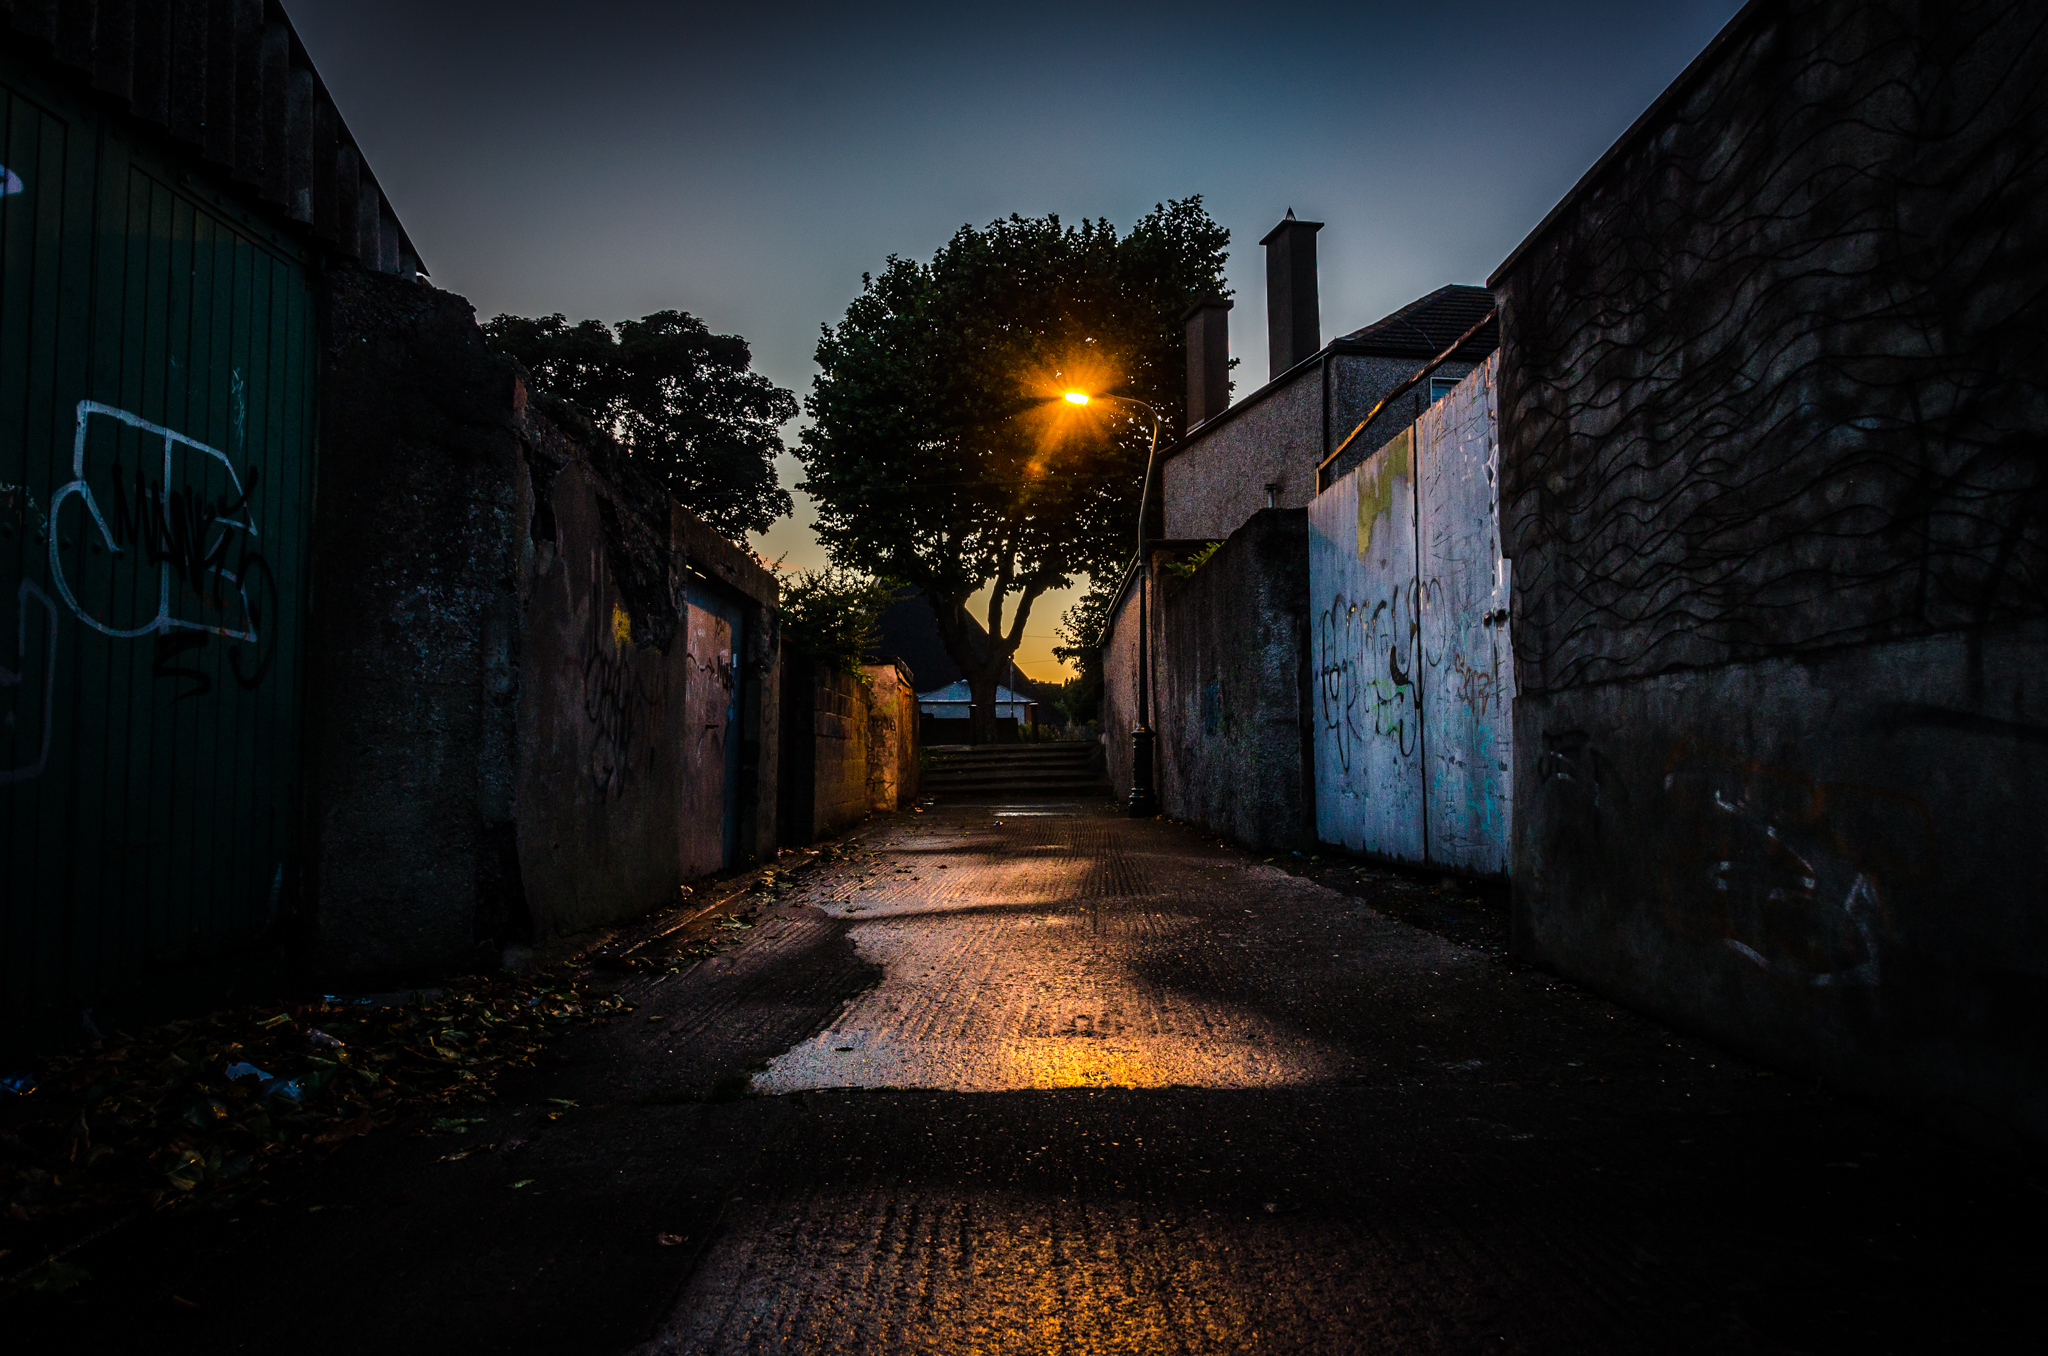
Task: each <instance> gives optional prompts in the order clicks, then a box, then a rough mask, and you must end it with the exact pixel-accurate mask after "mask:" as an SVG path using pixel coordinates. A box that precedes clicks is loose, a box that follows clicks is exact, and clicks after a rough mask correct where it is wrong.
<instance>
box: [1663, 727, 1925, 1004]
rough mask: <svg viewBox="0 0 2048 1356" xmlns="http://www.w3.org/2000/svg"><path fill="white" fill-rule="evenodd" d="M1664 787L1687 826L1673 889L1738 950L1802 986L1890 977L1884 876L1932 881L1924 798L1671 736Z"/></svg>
mask: <svg viewBox="0 0 2048 1356" xmlns="http://www.w3.org/2000/svg"><path fill="white" fill-rule="evenodd" d="M1662 792H1663V799H1664V805H1663V815H1664V817H1665V819H1666V821H1667V822H1668V823H1670V824H1671V825H1673V826H1674V828H1675V829H1676V830H1677V832H1675V833H1674V836H1673V840H1672V841H1673V843H1674V846H1673V847H1671V848H1670V849H1668V850H1667V854H1666V856H1667V866H1666V871H1667V879H1666V892H1667V897H1669V898H1671V899H1673V900H1675V901H1678V902H1679V903H1680V905H1681V907H1686V908H1692V909H1698V910H1700V911H1702V912H1703V914H1704V915H1705V916H1706V917H1707V918H1708V919H1710V920H1711V922H1712V925H1713V926H1714V927H1715V928H1716V929H1717V930H1718V931H1719V932H1720V933H1721V940H1722V944H1723V945H1724V946H1725V947H1727V949H1728V950H1729V951H1731V952H1733V953H1735V954H1736V955H1738V956H1741V957H1742V958H1743V959H1744V960H1745V961H1747V962H1749V963H1750V964H1751V965H1754V966H1755V967H1756V968H1758V969H1760V970H1763V971H1765V972H1766V973H1768V974H1770V975H1773V976H1775V977H1776V978H1778V979H1781V980H1785V981H1787V982H1789V983H1792V984H1797V985H1802V986H1811V987H1816V988H1822V987H1838V986H1875V985H1877V984H1878V983H1879V982H1880V981H1881V979H1882V977H1883V970H1882V961H1881V949H1882V942H1883V938H1884V937H1885V936H1886V935H1887V934H1888V932H1889V928H1888V926H1887V920H1886V912H1885V903H1884V900H1885V895H1886V893H1887V892H1888V890H1889V888H1890V887H1889V886H1888V885H1887V884H1886V883H1887V882H1899V881H1912V880H1916V879H1924V878H1925V877H1927V876H1928V875H1929V873H1930V871H1931V867H1932V863H1933V860H1934V852H1933V847H1934V830H1933V815H1932V813H1931V812H1930V811H1929V809H1928V807H1927V806H1926V804H1925V803H1924V802H1922V801H1921V800H1920V799H1919V798H1918V797H1916V796H1913V795H1911V794H1909V793H1906V792H1901V791H1895V790H1891V789H1888V788H1884V787H1875V786H1868V785H1864V784H1862V783H1858V782H1847V781H1819V780H1816V779H1815V778H1813V777H1811V776H1809V775H1807V774H1806V773H1804V772H1802V771H1800V770H1798V769H1796V768H1789V767H1784V766H1780V765H1777V764H1773V763H1769V762H1766V761H1763V760H1760V759H1755V758H1749V757H1745V756H1743V755H1741V754H1739V753H1736V752H1734V751H1732V750H1728V749H1722V748H1717V747H1713V746H1711V745H1707V744H1704V743H1701V742H1698V741H1695V740H1680V741H1678V742H1677V743H1676V744H1674V745H1673V747H1672V749H1671V751H1670V754H1669V755H1668V757H1667V759H1666V763H1665V774H1664V782H1663V787H1662Z"/></svg>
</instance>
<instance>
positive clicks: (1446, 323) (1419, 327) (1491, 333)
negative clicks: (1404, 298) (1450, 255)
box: [1330, 283, 1500, 362]
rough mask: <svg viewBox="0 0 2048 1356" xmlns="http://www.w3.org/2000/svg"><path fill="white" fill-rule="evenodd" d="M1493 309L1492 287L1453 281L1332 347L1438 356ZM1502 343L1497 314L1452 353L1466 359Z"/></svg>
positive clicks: (1480, 357) (1384, 354) (1475, 358)
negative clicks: (1495, 317) (1468, 285)
mask: <svg viewBox="0 0 2048 1356" xmlns="http://www.w3.org/2000/svg"><path fill="white" fill-rule="evenodd" d="M1492 309H1493V293H1492V291H1490V290H1489V289H1487V288H1484V287H1467V286H1464V285H1462V284H1459V283H1452V284H1451V285H1450V286H1448V287H1439V288H1437V289H1436V291H1434V292H1431V293H1430V294H1429V295H1428V296H1426V297H1419V298H1417V299H1416V300H1414V301H1411V302H1409V303H1408V304H1407V305H1406V306H1403V307H1402V308H1401V309H1400V310H1398V311H1396V312H1394V313H1393V314H1392V315H1390V316H1387V317H1386V318H1384V319H1382V320H1375V321H1373V322H1372V324H1370V325H1367V326H1366V327H1365V328H1364V329H1362V330H1353V331H1352V332H1351V333H1349V334H1347V335H1344V336H1343V337H1341V338H1339V339H1335V340H1333V341H1331V344H1330V347H1331V348H1332V349H1334V350H1335V351H1337V352H1339V353H1365V354H1374V355H1378V356H1381V357H1387V358H1424V359H1427V358H1434V357H1435V356H1436V355H1437V354H1439V353H1441V352H1443V351H1444V350H1445V349H1447V348H1449V347H1450V346H1451V345H1452V344H1455V343H1457V342H1458V337H1459V336H1460V335H1462V334H1464V333H1465V331H1467V330H1469V329H1471V328H1472V327H1473V326H1474V325H1477V324H1478V323H1479V322H1480V321H1481V320H1484V319H1486V313H1487V312H1488V311H1490V310H1492ZM1499 347H1500V321H1499V320H1497V319H1496V320H1493V321H1489V322H1488V323H1487V326H1486V328H1485V329H1483V330H1481V331H1479V333H1478V334H1476V335H1474V336H1473V337H1472V341H1471V342H1470V343H1468V344H1466V345H1464V346H1463V347H1462V348H1460V349H1459V350H1458V351H1457V352H1456V353H1454V354H1452V355H1451V356H1452V357H1453V358H1455V359H1457V360H1459V361H1461V362H1480V361H1483V360H1484V359H1485V358H1486V356H1487V355H1488V354H1490V353H1492V352H1493V351H1494V350H1495V349H1497V348H1499Z"/></svg>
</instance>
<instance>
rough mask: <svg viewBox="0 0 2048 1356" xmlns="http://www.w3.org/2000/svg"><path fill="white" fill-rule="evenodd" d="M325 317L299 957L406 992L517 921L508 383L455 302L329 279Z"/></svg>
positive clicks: (347, 275) (338, 974)
mask: <svg viewBox="0 0 2048 1356" xmlns="http://www.w3.org/2000/svg"><path fill="white" fill-rule="evenodd" d="M319 300H320V305H321V312H322V326H321V360H322V369H323V370H322V373H321V411H320V447H319V461H318V490H317V496H316V499H315V517H314V527H313V550H312V581H313V582H312V600H311V603H310V606H309V609H308V620H309V626H308V634H307V663H306V671H307V674H308V680H307V700H306V712H307V717H306V735H305V739H306V752H307V764H306V836H305V840H304V841H305V844H306V846H305V853H306V867H307V869H306V882H307V904H308V909H307V913H308V919H307V930H308V935H307V936H306V937H305V938H304V939H303V940H304V942H305V944H306V945H307V946H308V948H309V950H310V953H311V955H310V957H309V959H310V965H311V968H312V970H313V971H314V972H315V974H317V975H318V976H319V977H320V979H321V980H322V981H323V982H329V983H334V984H348V983H357V982H362V983H371V982H375V983H382V982H385V981H392V982H402V981H406V980H411V979H416V978H426V977H430V976H433V975H436V974H441V973H446V972H447V971H448V970H450V969H453V968H458V967H462V966H465V965H468V964H471V963H473V962H479V961H491V962H495V960H496V958H497V955H498V951H497V948H498V946H499V944H500V943H501V941H502V940H504V939H505V938H506V937H507V936H509V935H511V934H508V933H507V932H506V928H507V927H508V925H511V926H523V924H521V923H519V922H518V921H517V920H519V919H520V918H521V917H522V916H523V914H524V899H523V896H522V893H521V889H520V885H519V872H518V851H517V842H516V835H515V830H514V822H515V817H514V805H513V782H514V778H513V747H514V744H515V741H516V725H517V715H518V697H519V655H518V630H519V607H520V596H519V595H520V587H519V581H520V551H521V547H522V543H523V542H524V541H525V538H526V523H525V520H524V515H523V513H522V511H521V495H522V491H523V488H524V483H525V479H526V475H525V466H524V462H523V458H522V454H521V446H520V438H519V430H518V424H517V415H516V413H515V411H514V408H513V391H514V386H515V382H516V380H517V377H516V373H515V371H514V368H513V365H512V363H511V362H510V361H509V360H506V359H502V358H498V357H495V356H493V355H491V354H489V353H487V352H486V351H485V349H484V345H483V336H482V334H481V333H479V331H478V330H477V327H476V322H475V318H474V316H473V315H472V313H471V310H470V307H469V305H468V303H467V302H465V301H463V299H462V298H460V297H457V296H453V295H451V294H449V293H447V292H442V291H438V290H436V289H434V288H431V287H427V286H424V285H422V284H418V283H411V282H405V281H401V280H399V279H395V278H388V277H381V276H378V275H374V274H369V273H365V272H358V271H355V270H345V271H337V272H333V273H329V274H327V275H325V276H324V277H322V279H321V280H320V292H319Z"/></svg>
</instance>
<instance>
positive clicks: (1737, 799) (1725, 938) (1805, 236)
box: [1494, 0, 2048, 1145]
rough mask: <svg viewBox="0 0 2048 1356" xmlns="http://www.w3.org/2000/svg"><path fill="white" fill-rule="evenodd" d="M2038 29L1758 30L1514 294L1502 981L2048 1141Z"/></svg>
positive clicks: (1828, 26)
mask: <svg viewBox="0 0 2048 1356" xmlns="http://www.w3.org/2000/svg"><path fill="white" fill-rule="evenodd" d="M2044 141H2048V33H2044V30H2042V28H2041V26H2040V24H2039V16H2038V9H2037V7H2035V6H2029V5H2025V4H2019V3H2012V2H2011V0H1980V2H1977V3H1971V2H1970V0H1960V2H1959V3H1956V4H1952V5H1946V6H1941V7H1936V8H1930V7H1927V6H1923V5H1917V4H1907V3H1904V2H1903V0H1887V2H1885V3H1857V4H1851V3H1847V2H1846V0H1830V2H1829V3H1792V4H1778V5H1761V4H1759V5H1752V6H1750V7H1749V8H1748V9H1746V10H1745V11H1744V12H1743V14H1742V15H1741V16H1739V17H1738V18H1737V20H1735V21H1734V22H1733V23H1732V24H1731V25H1730V27H1729V28H1728V30H1726V31H1725V32H1724V33H1723V35H1722V36H1721V37H1720V38H1719V39H1717V40H1716V43H1715V44H1714V46H1713V47H1712V48H1710V49H1709V51H1708V53H1707V54H1706V55H1704V56H1703V57H1702V59H1701V60H1700V61H1699V62H1696V63H1695V65H1694V66H1693V67H1692V68H1691V69H1690V70H1689V71H1688V73H1687V75H1686V76H1684V77H1682V78H1681V80H1680V81H1679V83H1678V84H1676V85H1674V86H1673V88H1672V89H1671V90H1670V91H1669V92H1667V94H1666V96H1665V97H1664V98H1663V99H1661V100H1660V101H1659V103H1658V104H1657V105H1656V106H1655V107H1654V108H1653V109H1652V111H1651V112H1650V113H1649V114H1648V115H1646V117H1645V118H1644V120H1643V121H1642V122H1641V123H1639V124H1638V127H1637V129H1636V130H1635V131H1634V132H1632V133H1631V134H1630V136H1629V137H1627V138H1625V139H1624V141H1623V142H1622V143H1620V144H1618V145H1617V146H1616V147H1615V148H1614V149H1613V150H1612V151H1610V152H1609V153H1608V156H1607V157H1606V158H1605V159H1604V160H1603V161H1602V163H1601V164H1600V165H1599V166H1597V167H1596V169H1595V171H1594V172H1593V173H1592V174H1590V175H1589V176H1588V178H1587V179H1586V180H1585V181H1584V182H1582V183H1581V185H1580V186H1579V187H1578V188H1577V189H1576V190H1574V193H1573V196H1572V197H1571V198H1569V199H1568V200H1567V201H1566V202H1565V203H1564V204H1561V205H1560V208H1559V209H1558V211H1556V212H1555V213H1553V214H1552V216H1551V218H1549V219H1548V220H1547V221H1546V223H1545V224H1544V225H1543V226H1542V227H1540V228H1539V229H1538V231H1537V232H1536V233H1535V234H1534V235H1533V236H1531V238H1530V239H1529V240H1528V241H1527V242H1525V244H1524V245H1523V246H1522V248H1521V249H1520V250H1518V251H1517V252H1516V254H1515V255H1514V256H1513V257H1511V259H1510V260H1509V262H1508V263H1507V264H1506V265H1504V266H1503V268H1502V270H1501V272H1500V273H1499V275H1498V276H1497V277H1496V278H1495V280H1494V285H1495V287H1496V290H1497V293H1498V295H1499V296H1500V298H1501V302H1502V328H1503V364H1502V369H1501V404H1502V429H1503V436H1504V441H1505V449H1504V457H1503V472H1504V481H1505V484H1504V503H1503V516H1504V531H1505V535H1506V538H1507V553H1508V555H1509V556H1510V557H1512V559H1513V561H1514V603H1513V607H1514V616H1515V622H1514V643H1515V659H1516V667H1517V670H1518V672H1519V674H1520V678H1521V682H1522V696H1521V698H1520V700H1519V701H1518V703H1517V705H1516V712H1515V746H1516V759H1515V762H1516V769H1515V781H1516V785H1517V786H1518V787H1519V788H1521V795H1520V797H1519V803H1518V807H1517V815H1516V830H1515V833H1516V841H1515V880H1514V884H1515V898H1516V905H1515V907H1516V924H1515V926H1516V944H1517V947H1518V949H1519V950H1520V951H1521V952H1522V953H1523V954H1524V955H1526V956H1529V957H1531V958H1534V959H1536V960H1538V961H1540V962H1542V963H1543V964H1545V965H1548V966H1550V967H1552V968H1554V969H1556V970H1558V971H1559V972H1561V973H1564V974H1567V975H1569V976H1572V977H1574V978H1576V979H1579V980H1581V981H1583V982H1585V983H1587V984H1589V985H1591V986H1593V987H1596V988H1598V989H1601V990H1603V991H1604V992H1607V993H1610V994H1613V995H1615V996H1617V997H1619V998H1622V999H1624V1000H1625V1001H1628V1002H1631V1003H1635V1004H1637V1005H1639V1006H1642V1007H1644V1008H1646V1009H1649V1010H1652V1011H1655V1012H1658V1013H1661V1014H1663V1015H1665V1016H1667V1017H1669V1018H1671V1019H1672V1020H1674V1021H1678V1022H1681V1023H1683V1024H1686V1025H1689V1026H1692V1027H1694V1028H1695V1029H1699V1030H1702V1031H1706V1032H1708V1033H1711V1034H1713V1035H1715V1036H1717V1037H1720V1038H1722V1039H1725V1040H1728V1041H1730V1042H1731V1043H1734V1044H1736V1045H1739V1046H1742V1047H1745V1048H1748V1049H1750V1050H1753V1051H1756V1052H1758V1053H1760V1054H1762V1055H1764V1056H1765V1057H1768V1058H1773V1059H1776V1060H1779V1061H1781V1062H1785V1063H1790V1064H1793V1065H1796V1066H1798V1067H1800V1068H1802V1069H1806V1070H1809V1071H1813V1072H1818V1073H1821V1074H1824V1075H1825V1076H1827V1077H1829V1078H1832V1079H1835V1080H1838V1081H1840V1082H1842V1083H1845V1084H1848V1085H1850V1086H1853V1087H1856V1088H1860V1089H1862V1090H1865V1091H1867V1092H1869V1093H1871V1094H1873V1095H1877V1096H1881V1097H1885V1098H1889V1099H1892V1100H1894V1101H1897V1102H1899V1103H1903V1104H1906V1105H1910V1106H1914V1107H1917V1108H1919V1109H1920V1110H1922V1111H1924V1112H1925V1113H1926V1114H1928V1115H1930V1116H1932V1117H1935V1118H1937V1119H1940V1120H1943V1121H1946V1122H1947V1123H1949V1124H1951V1125H1955V1126H1959V1127H1962V1128H1964V1129H1966V1130H1969V1131H1972V1132H1974V1133H1977V1134H1979V1135H1980V1136H1982V1137H1985V1138H1993V1139H1996V1138H2001V1137H2002V1138H2005V1139H2006V1140H2007V1141H2008V1142H2018V1141H2024V1142H2029V1143H2032V1144H2035V1145H2038V1144H2040V1143H2042V1142H2044V1141H2048V1054H2044V1052H2048V1040H2044V1039H2043V1037H2044V1034H2048V1032H2044V1030H2043V1022H2044V1018H2043V1016H2042V1014H2043V1013H2044V1012H2048V913H2044V911H2043V910H2041V909H2040V908H2039V907H2038V905H2037V901H2038V900H2039V898H2040V895H2041V889H2040V881H2041V880H2042V878H2043V877H2044V875H2048V834H2043V833H2042V831H2041V828H2040V824H2039V817H2040V816H2039V807H2040V805H2041V803H2042V801H2041V797H2042V792H2043V790H2044V789H2048V788H2044V785H2043V776H2044V773H2043V759H2042V757H2041V749H2042V746H2043V745H2044V744H2048V693H2044V692H2043V685H2042V683H2041V682H2040V681H2039V674H2040V673H2041V671H2042V670H2043V668H2044V666H2048V636H2044V631H2043V625H2044V623H2043V619H2044V617H2048V495H2044V489H2043V487H2044V486H2048V332H2044V330H2043V328H2042V326H2041V324H2040V315H2041V312H2042V305H2041V303H2042V299H2043V297H2044V295H2048V162H2044V161H2043V160H2042V158H2041V157H2040V156H2039V154H2038V148H2039V147H2040V146H2041V145H2042V144H2044Z"/></svg>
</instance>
